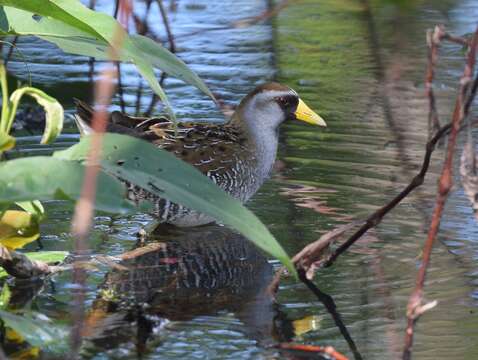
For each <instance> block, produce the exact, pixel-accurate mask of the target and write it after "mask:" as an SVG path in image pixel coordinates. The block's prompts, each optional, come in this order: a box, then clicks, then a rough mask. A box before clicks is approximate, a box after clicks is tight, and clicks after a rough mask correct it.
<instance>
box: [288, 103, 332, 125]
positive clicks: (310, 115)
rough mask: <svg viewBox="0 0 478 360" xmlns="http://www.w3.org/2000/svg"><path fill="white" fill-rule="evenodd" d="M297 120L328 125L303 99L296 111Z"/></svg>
mask: <svg viewBox="0 0 478 360" xmlns="http://www.w3.org/2000/svg"><path fill="white" fill-rule="evenodd" d="M294 115H295V117H296V118H297V120H301V121H304V122H306V123H309V124H312V125H318V126H327V124H326V123H325V121H324V119H322V118H321V117H320V116H319V115H317V114H316V113H315V112H313V111H312V110H311V109H310V108H309V107H308V106H307V105H306V104H305V102H303V101H302V100H301V99H299V104H298V105H297V110H296V111H295V113H294Z"/></svg>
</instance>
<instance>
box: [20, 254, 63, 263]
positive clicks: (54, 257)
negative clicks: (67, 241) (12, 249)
mask: <svg viewBox="0 0 478 360" xmlns="http://www.w3.org/2000/svg"><path fill="white" fill-rule="evenodd" d="M23 254H24V255H26V256H28V258H29V259H30V260H38V261H43V262H46V263H48V264H52V263H59V262H62V261H63V260H65V258H66V257H67V256H68V254H69V253H68V251H35V252H26V253H23Z"/></svg>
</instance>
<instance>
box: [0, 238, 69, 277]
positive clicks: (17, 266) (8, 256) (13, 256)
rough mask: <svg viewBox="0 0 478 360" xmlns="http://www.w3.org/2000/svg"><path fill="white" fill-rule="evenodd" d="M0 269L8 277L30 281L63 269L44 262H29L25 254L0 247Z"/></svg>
mask: <svg viewBox="0 0 478 360" xmlns="http://www.w3.org/2000/svg"><path fill="white" fill-rule="evenodd" d="M0 267H2V268H3V269H4V270H5V271H6V272H7V273H8V274H9V275H11V276H13V277H16V278H20V279H31V278H35V277H39V276H45V275H50V274H53V273H56V272H58V271H60V270H62V269H63V268H62V267H61V266H51V265H48V264H47V263H46V262H43V261H39V260H31V259H29V258H28V256H26V255H25V254H22V253H19V252H16V251H14V250H9V249H7V248H6V247H5V246H3V245H0Z"/></svg>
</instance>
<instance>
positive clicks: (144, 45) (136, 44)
mask: <svg viewBox="0 0 478 360" xmlns="http://www.w3.org/2000/svg"><path fill="white" fill-rule="evenodd" d="M0 4H1V5H7V6H6V7H5V9H4V11H5V14H6V18H7V21H8V24H9V29H10V31H9V32H10V33H16V34H24V35H27V34H29V35H38V36H44V38H45V39H46V40H53V42H55V39H54V38H55V37H57V38H63V40H60V41H59V42H56V43H57V45H59V46H62V45H64V46H66V48H67V49H68V51H70V52H73V53H80V54H82V55H88V56H97V55H99V54H98V51H97V50H96V49H95V48H92V47H91V45H89V46H88V50H89V51H90V50H92V53H91V54H88V53H85V48H83V49H80V50H78V51H79V52H78V51H76V50H75V47H74V46H72V45H73V44H72V43H71V42H70V43H69V42H68V41H65V38H69V39H72V38H74V37H77V38H78V37H80V38H83V39H84V38H89V41H90V43H98V42H99V43H100V44H101V43H103V46H106V45H110V46H114V47H117V44H115V39H114V37H115V33H117V32H118V31H119V33H120V37H121V38H122V44H121V49H119V48H117V49H116V51H117V52H118V53H119V54H121V56H120V57H121V59H122V60H125V61H131V62H133V63H134V64H136V65H137V66H139V65H138V62H141V63H142V64H143V66H148V67H149V68H150V70H151V72H153V71H152V68H153V66H155V67H158V68H159V69H161V70H164V71H165V72H167V73H168V74H170V75H171V76H174V77H177V78H179V79H182V80H183V81H185V82H187V83H189V84H191V85H193V86H196V87H197V88H198V89H200V90H201V91H203V92H204V93H205V94H207V95H208V96H210V97H211V98H213V99H214V96H213V95H212V93H211V92H210V90H209V89H208V87H207V86H206V85H205V84H204V82H203V81H202V80H201V79H200V78H199V77H198V76H197V75H196V74H195V73H194V72H193V71H192V70H191V69H189V68H188V67H187V65H186V64H184V62H183V61H181V60H180V59H179V58H178V57H176V56H175V55H174V54H172V53H171V52H170V51H169V50H167V49H166V48H164V47H163V46H161V45H160V44H158V43H157V42H155V41H153V40H151V39H148V38H146V37H144V36H140V35H133V36H129V35H128V34H127V33H126V32H125V31H124V30H123V28H122V27H121V25H120V24H119V23H118V22H117V21H116V20H115V19H114V18H113V17H111V16H109V15H107V14H104V13H100V12H96V11H93V10H91V9H89V8H87V7H86V6H84V5H82V4H81V3H80V2H79V1H77V0H24V1H18V0H0ZM9 7H13V8H16V9H22V10H25V11H27V12H29V13H30V15H26V14H25V13H23V14H21V13H19V12H15V11H12V10H14V9H10V8H9ZM33 14H39V15H42V16H43V18H41V19H36V20H32V15H33ZM58 22H62V23H64V24H66V27H64V26H63V27H62V26H59V24H58ZM72 28H75V29H77V30H78V31H79V32H77V33H76V34H75V33H74V32H73V31H72ZM55 29H56V30H55ZM81 45H85V43H84V42H83V43H82V44H81ZM66 48H65V49H64V50H66ZM96 48H97V47H96ZM100 53H102V54H104V52H103V50H101V51H100ZM102 58H104V57H102ZM153 73H154V72H153ZM147 80H148V82H149V83H151V82H152V81H153V80H154V81H155V82H156V83H157V86H159V83H158V81H157V79H155V78H154V79H153V78H149V79H147ZM158 95H159V96H161V94H160V93H158Z"/></svg>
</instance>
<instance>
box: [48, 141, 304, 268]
mask: <svg viewBox="0 0 478 360" xmlns="http://www.w3.org/2000/svg"><path fill="white" fill-rule="evenodd" d="M90 144H91V137H89V136H87V137H84V138H83V139H82V140H81V141H80V142H79V143H78V144H76V145H74V146H72V147H70V148H69V149H67V150H64V151H60V152H57V153H55V154H54V156H56V157H60V158H63V159H71V160H73V159H75V160H84V159H85V158H86V155H87V153H88V149H89V147H90ZM102 154H103V159H104V161H103V162H102V165H101V166H102V167H103V168H104V169H105V171H107V172H108V173H111V174H114V175H116V176H118V177H120V178H121V179H124V180H127V181H129V182H131V183H133V184H136V185H138V186H140V187H142V188H144V189H146V190H148V191H150V192H152V193H155V194H156V195H158V196H161V197H163V198H166V199H169V200H171V201H173V202H175V203H179V204H182V205H184V206H187V207H188V208H191V209H194V210H197V211H200V212H202V213H205V214H208V215H210V216H212V217H214V218H215V219H217V220H218V221H219V222H221V223H224V224H225V225H228V226H230V227H232V228H234V229H236V230H237V231H239V232H240V233H242V234H243V235H244V236H246V237H247V238H249V239H250V240H251V241H252V242H254V244H256V245H257V246H258V247H260V248H261V249H263V250H264V251H266V252H268V253H269V254H271V255H273V256H275V257H276V258H278V259H280V260H281V261H282V262H283V263H284V264H285V265H286V266H287V267H288V268H289V269H290V270H291V271H292V272H293V273H295V270H294V267H293V266H292V263H291V261H290V259H289V257H288V256H287V254H286V253H285V251H284V250H283V249H282V247H281V246H280V244H279V243H278V242H277V241H276V239H275V238H274V237H273V236H272V234H271V233H270V232H269V231H268V229H267V228H266V227H265V226H264V224H262V222H261V221H260V220H259V219H258V218H257V217H256V216H255V215H254V214H253V213H252V212H251V211H249V210H248V209H246V208H245V207H244V206H243V205H242V204H241V203H240V202H239V201H237V200H235V199H233V198H232V197H231V196H229V195H228V194H227V193H225V192H224V191H223V190H221V189H220V188H218V187H217V186H216V185H215V184H214V183H213V182H212V181H211V180H210V179H208V178H207V177H206V176H204V175H203V174H201V173H200V172H199V171H198V170H197V169H195V168H194V167H192V166H191V165H189V164H187V163H185V162H183V161H181V160H179V159H178V158H176V157H175V156H174V155H173V154H170V153H168V152H167V151H164V150H161V149H158V148H157V147H155V146H154V145H152V144H150V143H148V142H146V141H144V140H140V139H136V138H133V137H130V136H126V135H119V134H105V135H104V137H103V148H102ZM118 162H120V164H121V165H118Z"/></svg>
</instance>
